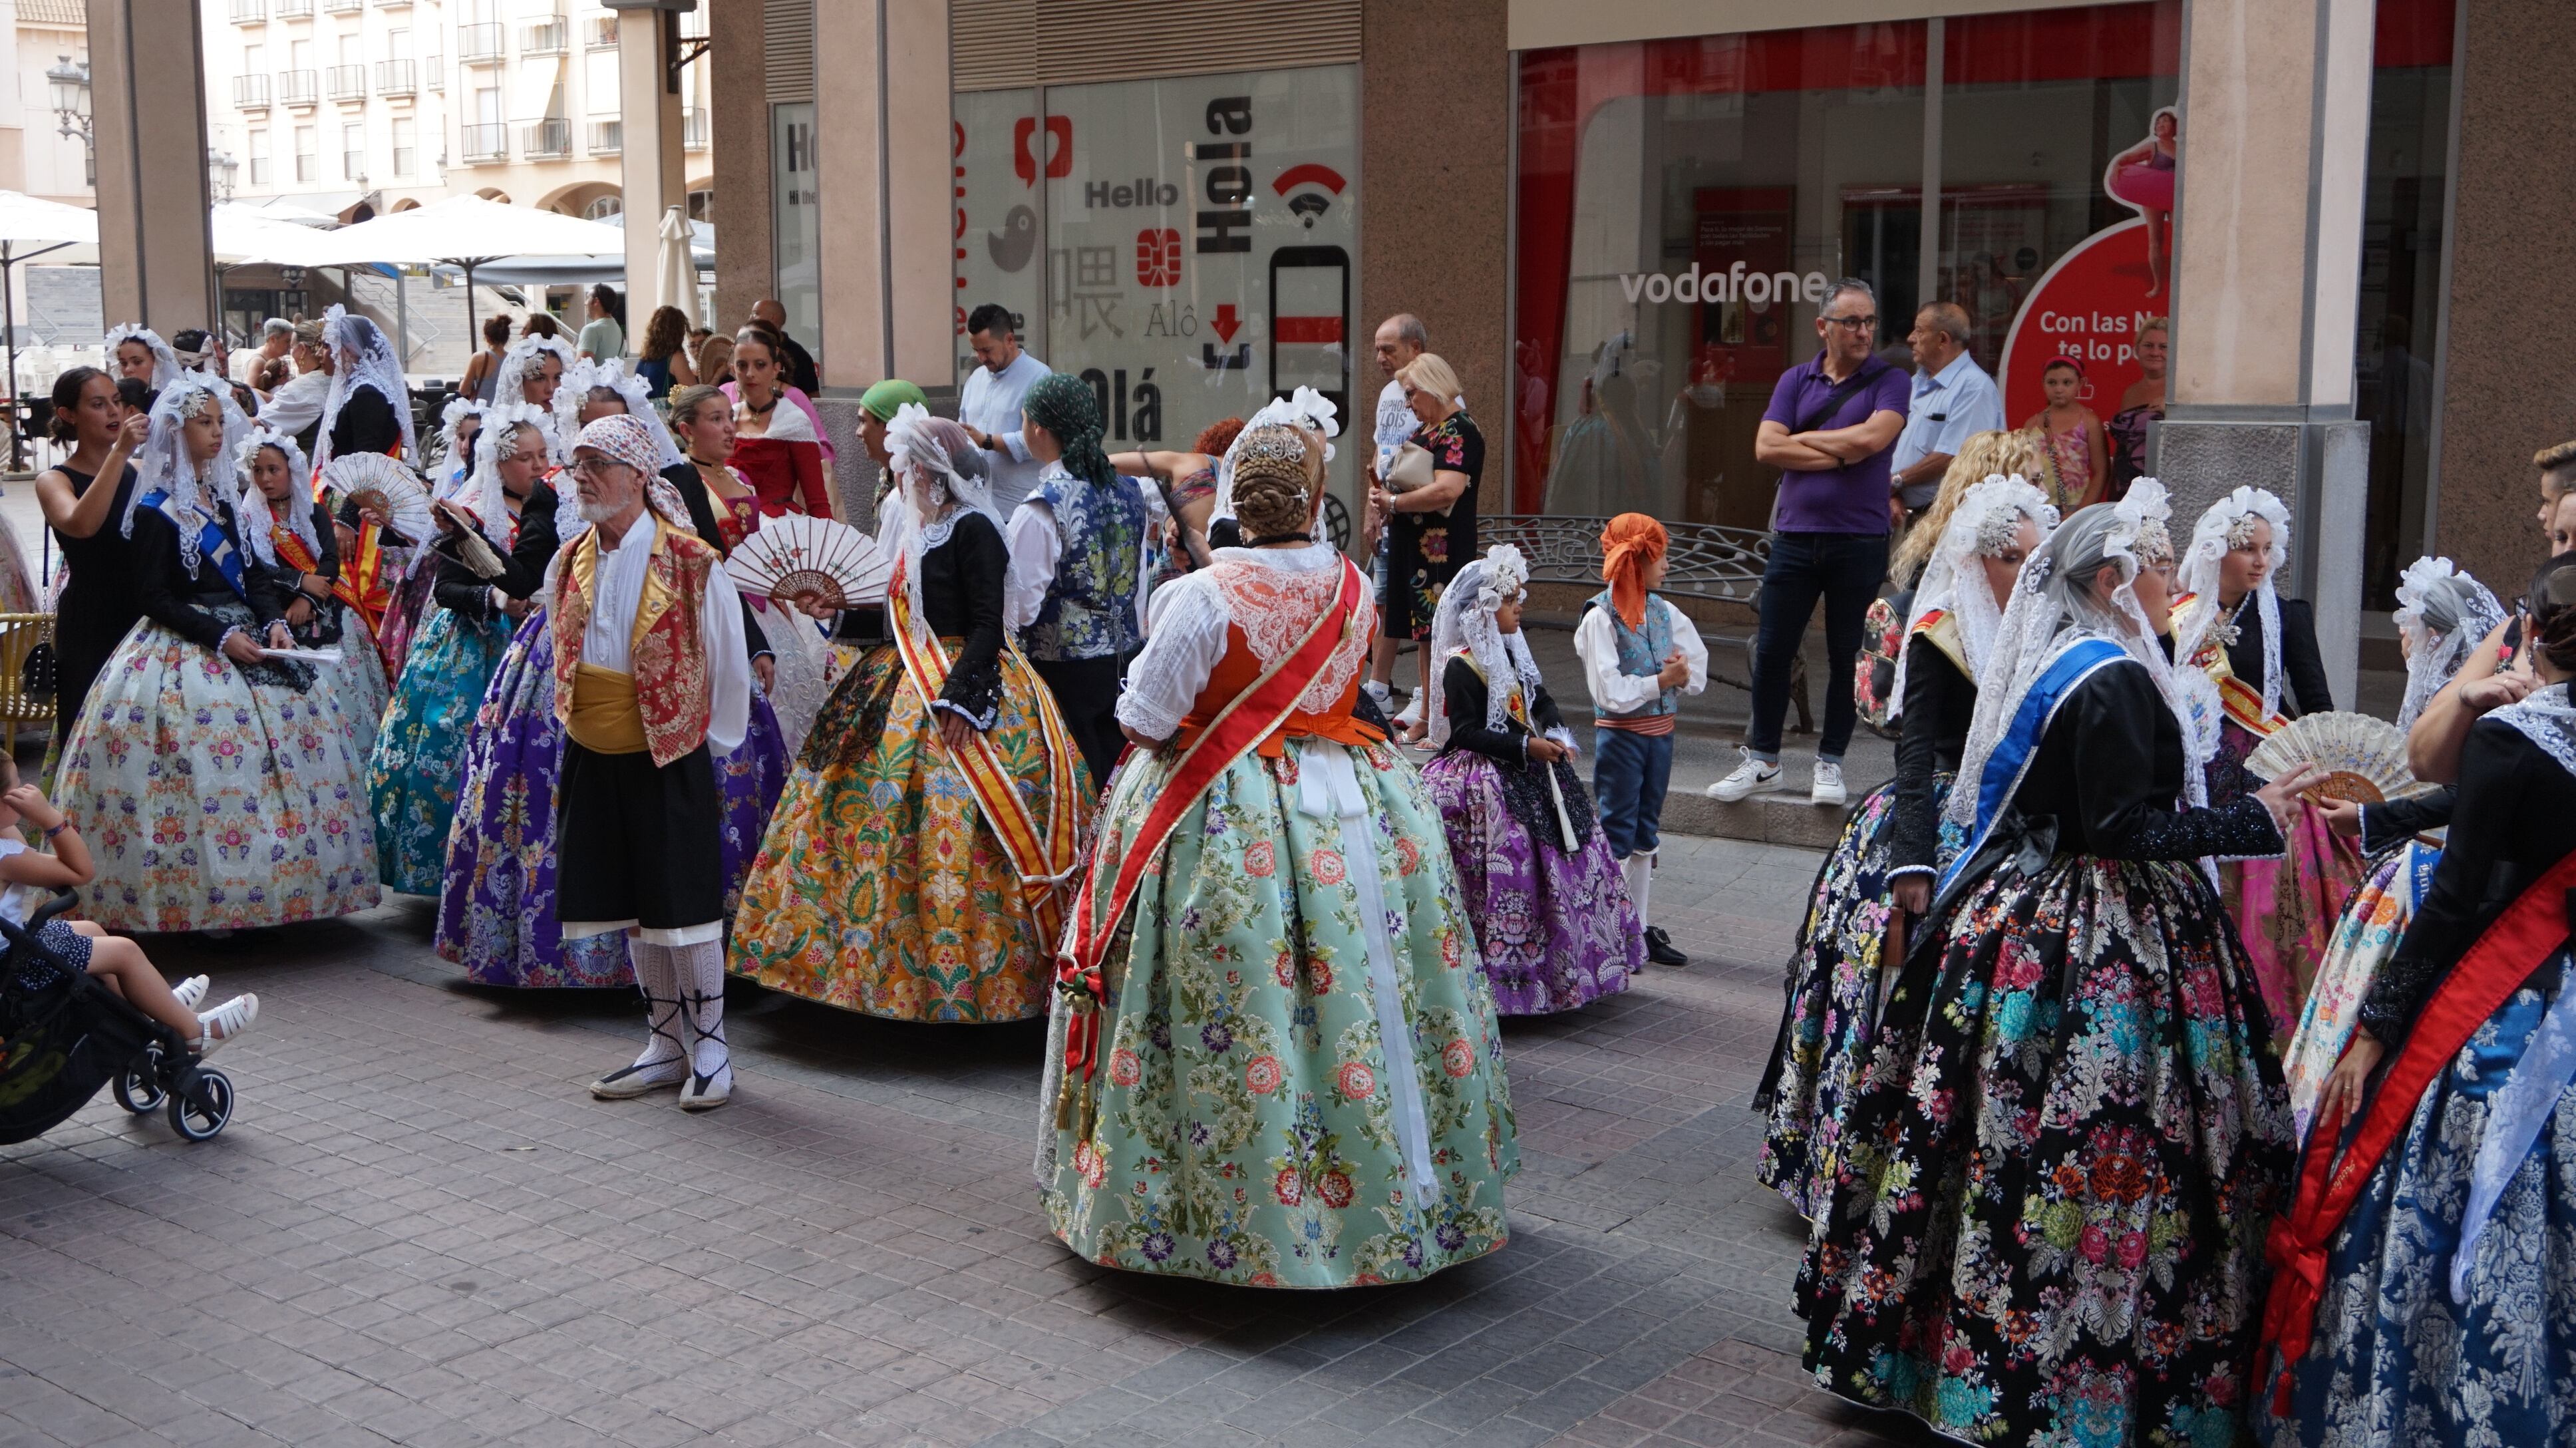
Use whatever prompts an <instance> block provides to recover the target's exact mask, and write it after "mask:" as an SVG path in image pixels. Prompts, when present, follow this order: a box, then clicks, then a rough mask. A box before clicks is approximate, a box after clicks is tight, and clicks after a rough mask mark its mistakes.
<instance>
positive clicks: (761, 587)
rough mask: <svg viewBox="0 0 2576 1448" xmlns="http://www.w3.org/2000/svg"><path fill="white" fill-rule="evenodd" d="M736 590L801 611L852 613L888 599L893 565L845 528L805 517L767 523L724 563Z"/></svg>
mask: <svg viewBox="0 0 2576 1448" xmlns="http://www.w3.org/2000/svg"><path fill="white" fill-rule="evenodd" d="M725 570H726V571H727V572H728V573H731V574H732V575H733V581H734V586H735V587H737V588H740V589H742V590H743V591H745V592H747V593H751V594H755V595H757V596H759V597H763V598H770V599H775V600H777V601H778V602H780V603H785V604H793V605H797V606H800V607H801V606H802V605H803V604H805V603H806V602H808V601H812V602H817V603H821V604H824V605H826V606H828V607H831V608H850V607H853V606H856V605H859V604H870V603H876V602H879V601H881V600H883V599H884V597H885V590H886V579H887V578H888V577H889V576H891V575H892V574H893V572H894V560H893V559H891V558H889V557H887V556H886V554H885V552H884V551H883V550H881V549H879V548H878V547H877V545H876V540H875V539H873V538H870V537H869V536H868V535H867V534H865V533H862V532H860V531H859V530H858V529H856V528H853V527H850V526H849V525H848V524H846V523H836V522H833V521H832V520H831V519H829V518H816V517H811V516H809V515H807V514H803V513H789V514H787V515H785V516H784V517H778V518H770V519H766V520H764V521H763V522H762V523H761V525H760V527H759V528H758V529H757V530H755V531H754V532H753V533H752V535H751V536H750V537H748V538H745V539H743V540H742V542H741V543H740V544H738V545H736V547H735V548H734V550H733V556H732V557H730V558H728V559H726V560H725Z"/></svg>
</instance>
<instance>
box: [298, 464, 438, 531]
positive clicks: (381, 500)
mask: <svg viewBox="0 0 2576 1448" xmlns="http://www.w3.org/2000/svg"><path fill="white" fill-rule="evenodd" d="M322 486H323V487H324V488H326V489H330V490H333V491H336V492H338V493H339V494H340V498H341V501H342V502H344V503H355V504H357V505H358V506H359V507H360V508H362V509H364V510H366V511H367V512H370V513H373V514H375V515H376V516H377V517H380V518H382V519H384V520H385V525H386V526H387V527H389V528H391V529H392V530H393V531H394V532H396V533H399V534H401V535H402V536H403V537H405V538H408V539H410V540H411V541H412V542H414V543H422V542H426V541H427V540H429V539H430V538H432V537H435V536H436V535H437V533H438V524H437V523H436V521H434V520H433V519H432V518H431V517H430V512H429V488H428V487H427V486H426V485H425V484H423V483H422V482H421V480H420V475H419V474H418V473H415V472H413V471H412V470H411V469H409V468H407V467H404V466H403V465H402V464H401V463H400V462H398V461H396V460H395V459H393V458H389V457H387V456H385V455H384V454H383V453H348V454H345V455H343V456H340V457H336V458H333V459H331V462H330V465H329V466H327V467H325V468H323V469H322Z"/></svg>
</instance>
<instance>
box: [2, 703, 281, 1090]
mask: <svg viewBox="0 0 2576 1448" xmlns="http://www.w3.org/2000/svg"><path fill="white" fill-rule="evenodd" d="M0 786H5V788H0V917H5V918H7V920H8V921H9V923H10V924H12V925H23V924H25V923H26V920H27V911H28V908H29V902H30V901H31V899H33V898H35V897H37V896H40V895H41V894H42V893H43V892H45V891H49V890H58V889H65V888H69V887H73V886H79V885H86V884H88V883H89V881H90V878H91V876H92V874H93V871H92V870H91V867H90V858H89V846H88V845H86V844H84V843H83V842H82V841H81V837H80V832H79V831H78V830H76V829H74V828H73V827H72V822H71V821H70V820H69V819H67V818H65V817H64V815H63V812H62V811H61V810H59V809H56V808H54V806H53V805H52V803H51V802H49V801H48V800H46V798H45V796H44V794H43V793H42V792H41V791H39V790H38V789H37V788H36V787H35V786H34V785H32V784H25V783H22V782H20V780H19V778H18V765H17V761H15V760H13V759H11V758H10V757H9V756H8V755H7V754H6V753H5V752H0ZM21 820H24V821H25V822H27V823H28V824H31V825H33V826H35V827H36V828H37V829H39V830H41V831H43V832H44V836H45V838H46V840H47V841H49V842H51V843H52V845H53V847H54V853H52V854H50V855H48V854H43V853H41V852H39V851H36V850H32V849H29V848H28V847H27V845H26V843H25V841H24V840H22V839H21V838H20V837H19V834H18V824H19V821H21ZM35 939H36V942H37V943H38V944H40V945H42V946H44V947H45V949H44V951H42V952H39V951H29V950H20V951H12V952H10V953H9V957H8V960H7V962H6V964H7V966H8V968H9V969H10V970H12V971H14V972H15V973H16V976H17V978H16V980H15V981H13V982H11V983H10V984H12V985H14V986H15V987H16V988H17V989H19V990H22V991H26V992H29V993H33V992H36V991H41V990H44V989H45V988H47V987H48V986H50V985H52V984H53V983H54V982H53V976H54V974H55V970H56V966H55V961H56V960H59V961H60V962H61V963H62V964H63V965H65V966H70V967H73V968H76V969H86V970H87V972H88V973H89V974H90V975H91V976H93V977H95V978H96V979H97V980H98V981H99V982H100V983H101V984H102V985H105V986H106V987H107V988H108V989H109V990H110V991H113V992H114V993H115V994H116V995H117V996H119V997H120V998H122V999H123V1000H124V1001H125V1002H126V1003H127V1004H129V1005H132V1006H133V1007H135V1008H136V1009H137V1010H140V1011H142V1012H143V1013H144V1014H145V1015H147V1016H150V1017H151V1018H152V1019H153V1020H155V1021H158V1022H160V1023H161V1024H162V1025H164V1026H167V1027H169V1028H170V1029H171V1030H173V1031H176V1032H177V1033H178V1035H179V1038H180V1039H181V1040H183V1041H186V1042H187V1043H188V1044H189V1045H190V1046H191V1047H193V1048H194V1049H195V1050H196V1051H197V1053H198V1055H200V1056H204V1055H207V1054H209V1053H211V1052H213V1051H214V1050H215V1049H216V1048H217V1047H219V1046H222V1045H223V1044H225V1043H226V1042H228V1041H231V1040H232V1039H234V1038H235V1037H237V1036H239V1035H240V1034H241V1033H242V1032H244V1031H246V1030H249V1029H250V1027H251V1023H252V1022H253V1021H255V1020H257V1019H258V1018H259V997H258V996H255V995H238V996H235V997H233V998H232V999H231V1000H228V1001H226V1002H224V1003H223V1004H222V1005H220V1006H217V1007H215V1008H214V1009H213V1010H211V1011H207V1012H205V1013H203V1014H199V1013H198V1011H197V1009H196V1007H197V1003H198V1002H199V1001H201V1000H203V999H205V995H206V987H207V984H208V982H207V980H206V978H205V977H204V976H202V975H200V976H195V977H192V978H190V979H188V980H186V981H183V982H181V983H180V984H179V985H178V986H177V987H176V988H173V987H172V986H171V985H170V983H169V982H167V981H165V980H163V979H162V978H161V972H160V971H159V970H158V969H156V968H155V967H154V966H153V964H152V962H151V960H150V959H149V958H147V957H146V956H145V955H144V954H143V947H142V946H140V945H137V944H135V943H134V942H133V941H131V940H127V939H124V938H122V937H120V936H114V935H109V934H108V933H107V932H106V931H104V930H101V929H99V927H97V926H96V925H93V924H91V923H90V922H89V921H86V920H47V921H46V922H45V923H44V924H43V926H41V927H40V928H39V929H38V930H37V931H36V934H35ZM48 954H50V955H51V956H52V957H54V959H53V960H49V959H47V958H46V956H47V955H48Z"/></svg>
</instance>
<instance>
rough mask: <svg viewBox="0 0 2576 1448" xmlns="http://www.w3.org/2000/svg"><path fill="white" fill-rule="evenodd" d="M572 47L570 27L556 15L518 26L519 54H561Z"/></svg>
mask: <svg viewBox="0 0 2576 1448" xmlns="http://www.w3.org/2000/svg"><path fill="white" fill-rule="evenodd" d="M571 48H572V27H571V26H569V25H567V24H565V23H564V19H563V17H562V16H560V15H558V16H556V17H555V18H554V19H552V20H540V21H538V22H536V23H535V24H533V25H524V26H521V27H520V28H519V54H521V55H561V54H563V53H564V52H565V51H567V50H569V49H571Z"/></svg>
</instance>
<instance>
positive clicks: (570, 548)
mask: <svg viewBox="0 0 2576 1448" xmlns="http://www.w3.org/2000/svg"><path fill="white" fill-rule="evenodd" d="M660 467H661V464H660V457H659V450H658V447H657V445H656V444H655V442H654V439H653V435H652V432H651V430H650V429H649V428H647V427H646V426H645V425H644V423H643V421H642V420H641V419H639V418H635V417H630V416H626V415H623V414H618V415H614V416H609V417H603V418H600V419H598V420H597V421H595V422H592V423H591V424H589V425H588V426H586V427H584V428H583V429H582V430H581V436H580V439H579V441H578V442H576V443H575V444H574V453H573V464H572V467H571V469H570V471H571V473H572V476H573V485H574V487H575V489H576V490H577V496H578V497H579V499H580V509H581V516H582V519H583V520H584V521H585V522H588V523H589V524H590V525H591V527H590V528H589V529H588V530H586V531H585V532H583V533H582V534H581V535H580V536H579V537H577V538H575V539H574V540H573V541H572V542H571V543H570V544H568V545H566V546H565V548H564V549H563V551H562V552H561V553H559V554H557V555H556V557H555V564H554V570H553V574H552V577H551V579H550V586H551V591H552V594H553V599H552V603H551V606H550V609H549V617H550V620H551V627H552V628H553V630H554V649H555V716H556V718H557V719H559V720H560V721H562V723H563V726H564V732H565V733H566V734H567V735H568V736H569V738H568V739H567V740H566V742H565V744H564V761H563V784H562V794H561V798H560V800H559V802H558V804H557V806H556V809H557V817H558V822H557V825H556V840H557V848H558V853H559V856H560V874H559V876H558V884H557V893H556V908H557V910H558V911H559V912H560V913H561V915H562V918H563V935H564V939H565V940H567V941H571V940H576V939H581V938H586V937H589V936H593V935H605V934H607V933H609V932H610V931H623V932H625V934H626V943H627V949H628V951H629V953H630V954H631V955H632V956H633V958H634V963H635V980H636V983H637V985H639V986H640V987H642V989H643V992H644V1007H645V1013H646V1024H647V1027H648V1029H649V1030H650V1032H651V1036H650V1038H649V1040H648V1041H647V1042H646V1044H645V1047H644V1053H643V1054H642V1055H640V1056H638V1057H636V1058H635V1061H634V1063H633V1064H631V1065H628V1066H625V1067H622V1068H620V1069H618V1070H615V1071H611V1072H610V1073H608V1074H607V1075H605V1076H602V1077H601V1078H599V1079H598V1080H597V1081H594V1082H592V1083H591V1086H590V1090H591V1094H592V1095H594V1096H597V1097H599V1098H600V1099H602V1100H623V1099H626V1098H629V1097H635V1096H642V1095H645V1094H647V1093H649V1092H653V1091H658V1090H661V1089H663V1088H665V1087H672V1086H676V1087H678V1088H679V1089H680V1105H681V1106H682V1107H683V1108H685V1109H688V1110H692V1111H702V1110H706V1109H709V1108H711V1107H716V1106H721V1105H723V1104H724V1103H725V1102H726V1101H727V1100H728V1099H729V1098H730V1097H731V1096H732V1094H733V1065H732V1061H731V1059H730V1058H729V1056H728V1054H727V1052H726V1050H725V1039H724V939H723V936H724V916H725V908H724V864H723V850H722V843H721V840H720V834H721V831H722V821H723V809H724V806H723V801H722V798H721V796H720V795H719V794H718V792H717V789H716V777H715V765H714V762H713V758H712V755H711V753H710V746H713V748H715V749H731V748H733V747H735V746H736V745H738V744H740V743H741V742H742V739H743V733H744V731H745V729H746V727H747V726H748V722H749V718H750V709H751V665H750V662H749V659H748V657H747V656H746V654H745V652H744V649H743V637H742V604H741V601H740V599H739V598H738V597H737V596H736V594H735V593H734V588H733V581H732V579H730V578H729V577H727V576H726V574H725V571H724V570H723V569H722V568H720V567H718V566H717V556H718V555H717V553H716V550H715V547H714V546H713V545H712V544H709V543H705V542H702V541H700V540H699V539H698V538H697V537H695V536H694V535H692V534H690V533H689V532H688V531H686V529H685V528H683V527H680V526H677V525H675V524H674V522H673V521H672V520H670V519H667V518H663V517H661V516H660V515H658V514H656V513H655V512H654V511H653V510H652V509H651V508H650V507H648V506H647V505H646V502H645V493H644V489H645V482H646V480H647V479H650V478H652V477H654V476H656V475H657V474H658V473H659V472H660ZM683 1029H685V1030H686V1032H687V1036H688V1039H687V1040H686V1041H685V1042H683V1040H682V1039H681V1032H682V1030H683Z"/></svg>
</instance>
